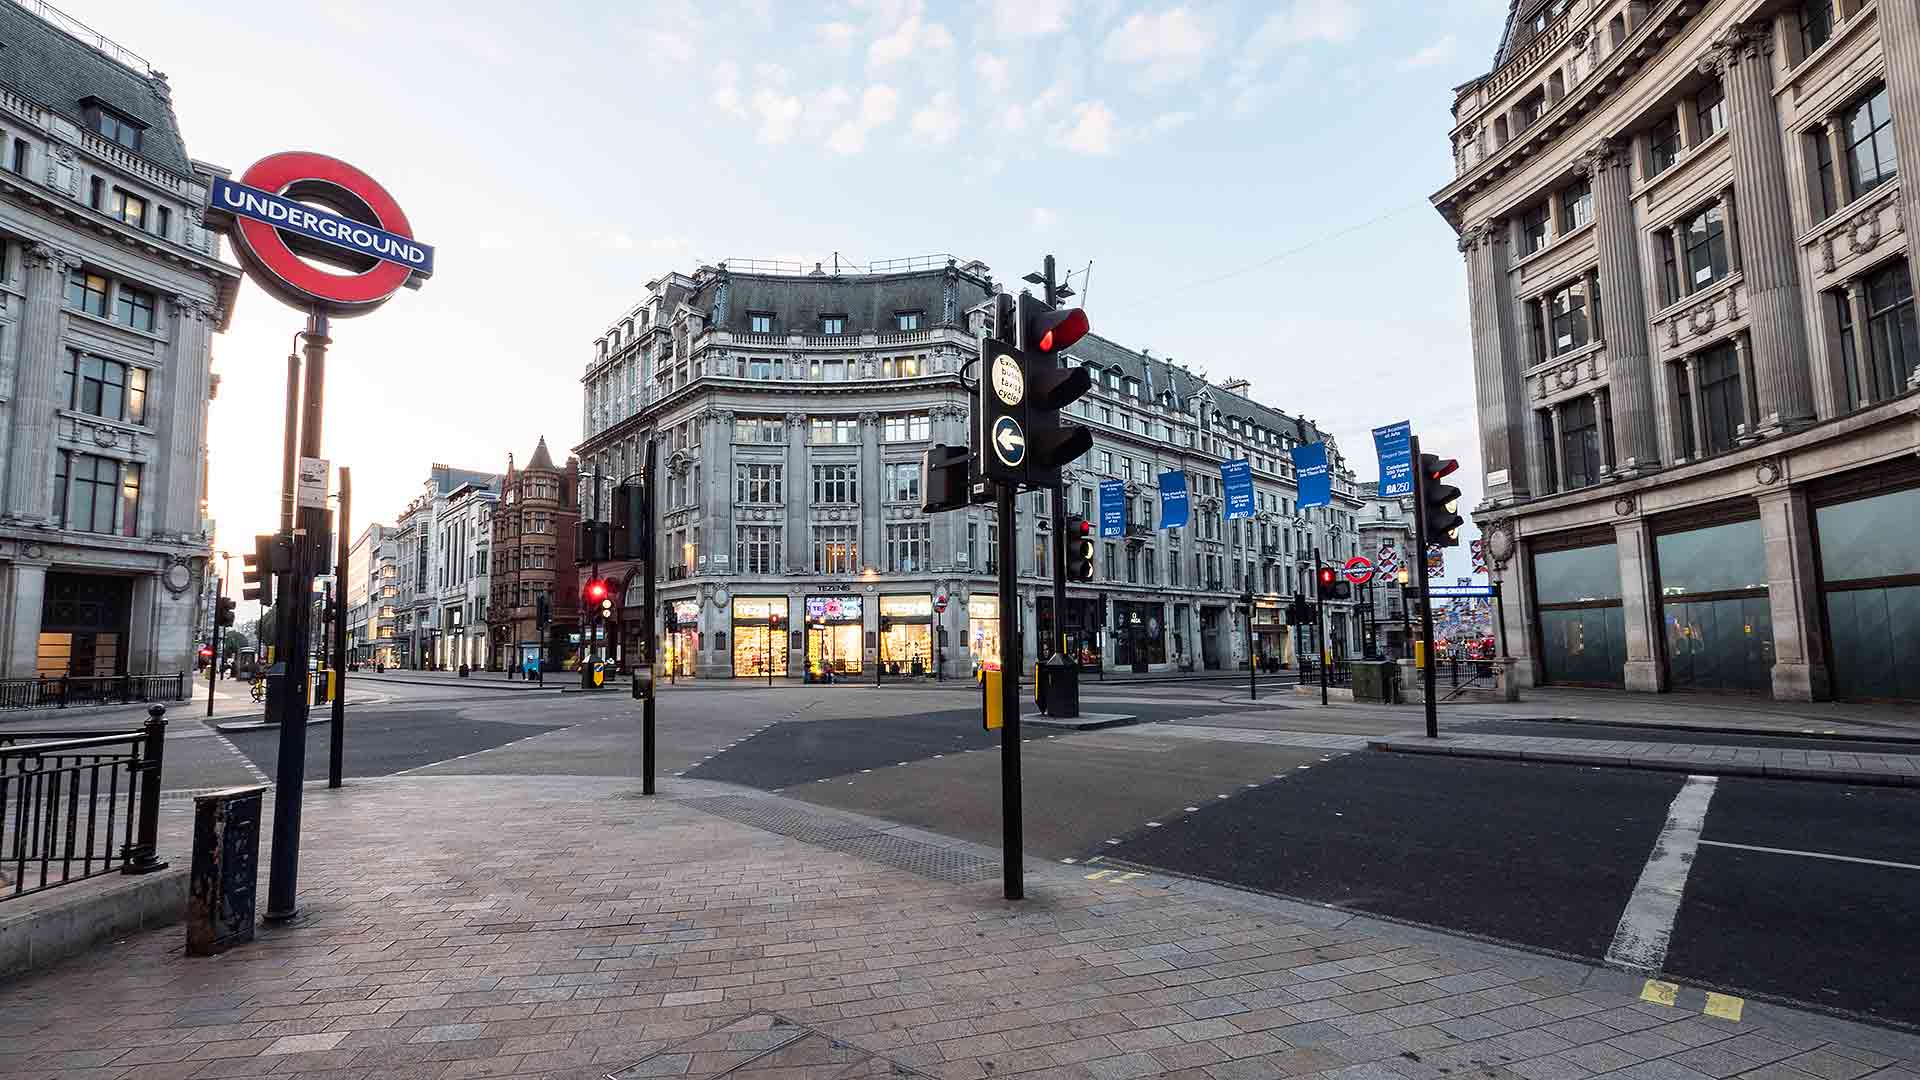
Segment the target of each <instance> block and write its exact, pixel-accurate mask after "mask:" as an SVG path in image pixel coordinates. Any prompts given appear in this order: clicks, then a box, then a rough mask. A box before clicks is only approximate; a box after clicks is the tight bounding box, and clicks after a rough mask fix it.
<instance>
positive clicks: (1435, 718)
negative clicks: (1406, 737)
mask: <svg viewBox="0 0 1920 1080" xmlns="http://www.w3.org/2000/svg"><path fill="white" fill-rule="evenodd" d="M1408 442H1409V444H1410V445H1409V446H1408V452H1409V453H1410V454H1412V455H1413V533H1414V536H1413V545H1414V547H1413V573H1414V582H1415V584H1417V585H1418V586H1419V590H1420V642H1421V643H1420V644H1419V645H1418V646H1416V648H1417V649H1418V650H1419V652H1420V653H1421V659H1422V660H1423V661H1424V663H1423V665H1422V670H1421V674H1420V684H1421V688H1422V690H1424V691H1425V694H1426V699H1427V701H1426V709H1427V738H1429V739H1437V738H1439V737H1440V703H1439V702H1438V701H1435V700H1434V697H1435V695H1436V694H1437V693H1438V692H1439V686H1438V685H1437V682H1436V679H1435V675H1436V672H1435V671H1434V667H1433V601H1432V599H1431V598H1429V597H1428V595H1427V477H1426V470H1425V469H1423V468H1421V467H1420V436H1418V435H1415V436H1413V437H1412V438H1411V439H1409V440H1408Z"/></svg>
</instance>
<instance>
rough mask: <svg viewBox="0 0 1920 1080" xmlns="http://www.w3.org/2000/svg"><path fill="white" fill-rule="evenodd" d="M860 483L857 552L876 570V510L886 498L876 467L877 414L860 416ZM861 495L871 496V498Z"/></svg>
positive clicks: (878, 549) (878, 526) (883, 478)
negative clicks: (859, 542) (858, 548)
mask: <svg viewBox="0 0 1920 1080" xmlns="http://www.w3.org/2000/svg"><path fill="white" fill-rule="evenodd" d="M860 473H861V477H860V479H861V480H862V481H863V484H862V487H863V493H862V496H861V499H860V525H859V530H860V536H861V545H860V552H861V555H862V557H863V558H864V560H865V562H866V564H867V565H868V566H880V565H882V564H881V561H880V558H881V555H882V554H884V553H883V552H882V551H881V546H880V545H881V535H880V529H881V524H880V517H881V514H880V506H881V502H882V500H884V499H885V498H886V497H887V491H886V487H885V485H886V476H885V474H884V473H883V472H882V471H881V465H880V414H879V413H877V412H863V413H861V414H860ZM865 491H871V492H872V493H873V497H872V498H867V497H866V496H865V493H864V492H865Z"/></svg>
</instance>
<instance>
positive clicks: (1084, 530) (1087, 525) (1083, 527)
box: [1078, 518, 1093, 536]
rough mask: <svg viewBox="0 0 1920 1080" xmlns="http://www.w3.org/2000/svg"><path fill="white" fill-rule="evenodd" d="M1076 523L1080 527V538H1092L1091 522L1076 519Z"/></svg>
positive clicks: (1084, 519)
mask: <svg viewBox="0 0 1920 1080" xmlns="http://www.w3.org/2000/svg"><path fill="white" fill-rule="evenodd" d="M1078 523H1079V526H1080V535H1081V536H1092V535H1093V522H1091V521H1088V520H1087V519H1086V518H1080V519H1078Z"/></svg>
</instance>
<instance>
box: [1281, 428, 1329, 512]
mask: <svg viewBox="0 0 1920 1080" xmlns="http://www.w3.org/2000/svg"><path fill="white" fill-rule="evenodd" d="M1288 453H1289V454H1290V455H1291V456H1292V457H1293V472H1294V482H1295V483H1296V484H1297V485H1298V487H1299V489H1300V498H1299V501H1298V502H1297V503H1296V505H1297V506H1298V507H1299V508H1300V509H1302V510H1305V509H1307V508H1308V507H1310V506H1331V505H1332V504H1333V476H1332V475H1331V473H1330V472H1329V471H1328V469H1327V444H1326V443H1324V442H1317V443H1308V444H1306V445H1305V446H1296V447H1294V448H1293V449H1292V450H1290V451H1288Z"/></svg>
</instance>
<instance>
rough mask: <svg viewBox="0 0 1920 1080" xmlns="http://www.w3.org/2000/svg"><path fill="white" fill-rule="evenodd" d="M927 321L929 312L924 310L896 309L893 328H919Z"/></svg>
mask: <svg viewBox="0 0 1920 1080" xmlns="http://www.w3.org/2000/svg"><path fill="white" fill-rule="evenodd" d="M926 321H927V313H926V312H924V311H896V312H894V313H893V328H894V329H895V330H918V329H920V327H921V325H922V324H923V323H925V322H926Z"/></svg>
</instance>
